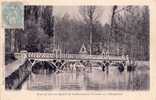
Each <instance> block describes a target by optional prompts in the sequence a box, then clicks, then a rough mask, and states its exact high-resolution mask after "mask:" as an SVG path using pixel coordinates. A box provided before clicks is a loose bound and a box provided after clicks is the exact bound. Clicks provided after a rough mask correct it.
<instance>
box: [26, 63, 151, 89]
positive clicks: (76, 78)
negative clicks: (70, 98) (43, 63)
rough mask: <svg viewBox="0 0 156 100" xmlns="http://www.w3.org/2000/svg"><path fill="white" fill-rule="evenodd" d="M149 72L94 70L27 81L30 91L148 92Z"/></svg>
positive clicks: (115, 68)
mask: <svg viewBox="0 0 156 100" xmlns="http://www.w3.org/2000/svg"><path fill="white" fill-rule="evenodd" d="M148 73H149V71H148V70H145V71H141V70H136V71H133V72H127V71H126V70H124V71H123V72H120V71H119V70H118V68H117V67H112V66H111V67H109V69H108V70H106V71H104V72H103V71H102V68H96V67H95V68H92V72H85V71H81V72H66V71H64V72H61V73H52V74H48V75H46V74H42V75H41V74H33V73H32V74H31V76H30V77H29V79H28V81H27V88H28V89H30V90H147V89H149V75H148Z"/></svg>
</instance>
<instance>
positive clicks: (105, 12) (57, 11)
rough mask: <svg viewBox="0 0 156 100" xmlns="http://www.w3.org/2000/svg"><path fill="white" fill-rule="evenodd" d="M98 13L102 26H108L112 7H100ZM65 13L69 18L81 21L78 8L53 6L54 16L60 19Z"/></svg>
mask: <svg viewBox="0 0 156 100" xmlns="http://www.w3.org/2000/svg"><path fill="white" fill-rule="evenodd" d="M98 11H99V13H101V14H102V15H101V17H100V18H99V21H100V22H101V24H102V25H105V24H106V23H108V24H110V22H111V15H112V6H100V7H99V8H98ZM65 13H68V14H69V15H70V18H71V19H72V18H76V19H78V20H81V19H82V17H81V15H80V13H79V6H54V15H56V16H60V17H62V16H63V15H64V14H65Z"/></svg>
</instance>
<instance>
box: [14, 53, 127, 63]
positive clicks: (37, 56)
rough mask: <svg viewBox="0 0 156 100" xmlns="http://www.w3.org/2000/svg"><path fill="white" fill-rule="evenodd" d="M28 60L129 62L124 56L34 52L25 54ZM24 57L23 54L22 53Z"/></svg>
mask: <svg viewBox="0 0 156 100" xmlns="http://www.w3.org/2000/svg"><path fill="white" fill-rule="evenodd" d="M19 54H20V53H16V56H19ZM25 54H26V56H27V58H32V59H75V60H81V59H82V60H83V59H86V60H87V59H88V60H115V61H121V60H127V59H126V57H123V56H111V55H108V56H103V55H87V54H83V55H82V54H59V55H56V54H54V53H37V52H36V53H34V52H27V53H25ZM21 55H22V53H21Z"/></svg>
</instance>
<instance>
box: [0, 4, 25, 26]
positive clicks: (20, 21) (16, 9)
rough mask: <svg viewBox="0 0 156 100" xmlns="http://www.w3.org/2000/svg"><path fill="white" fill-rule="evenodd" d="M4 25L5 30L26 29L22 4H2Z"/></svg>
mask: <svg viewBox="0 0 156 100" xmlns="http://www.w3.org/2000/svg"><path fill="white" fill-rule="evenodd" d="M2 23H3V25H2V26H3V27H4V28H24V5H23V3H22V2H3V3H2Z"/></svg>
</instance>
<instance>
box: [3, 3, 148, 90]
mask: <svg viewBox="0 0 156 100" xmlns="http://www.w3.org/2000/svg"><path fill="white" fill-rule="evenodd" d="M17 6H18V5H16V6H14V7H12V8H8V6H7V5H6V6H5V7H4V11H7V10H8V9H13V8H14V10H15V12H12V13H13V14H15V15H17V16H18V14H19V13H20V12H22V14H20V16H19V17H16V18H17V21H16V18H13V17H11V18H10V20H9V21H12V20H11V19H14V21H15V22H14V24H13V25H14V26H12V25H11V24H9V22H6V23H5V24H7V25H5V26H6V27H5V29H4V30H5V90H14V91H16V90H28V91H33V90H36V91H40V90H43V91H47V90H48V91H56V90H58V91H64V90H67V91H71V90H77V91H80V90H86V91H88V90H94V91H99V90H102V91H108V90H111V91H116V90H118V91H125V90H126V91H149V90H150V63H149V62H150V42H149V41H150V34H149V29H150V20H149V17H150V13H149V12H150V11H149V10H150V9H149V6H146V5H123V6H122V5H110V6H97V5H81V6H74V5H73V6H56V5H24V6H23V9H20V7H21V5H20V6H19V8H18V7H17ZM5 16H6V15H5V14H4V18H5ZM7 16H9V15H7ZM10 16H12V15H11V14H10ZM22 16H23V17H24V18H22ZM6 18H8V19H9V17H6ZM22 20H23V21H24V22H23V23H22V22H20V21H22ZM16 22H17V24H16ZM7 26H8V27H7ZM10 27H11V28H10Z"/></svg>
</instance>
